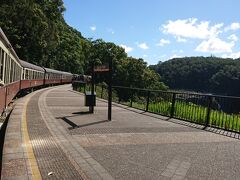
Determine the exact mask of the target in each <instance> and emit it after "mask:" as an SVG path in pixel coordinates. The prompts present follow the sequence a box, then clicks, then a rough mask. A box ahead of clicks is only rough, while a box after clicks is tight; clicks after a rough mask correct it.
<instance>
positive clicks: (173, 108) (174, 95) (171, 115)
mask: <svg viewBox="0 0 240 180" xmlns="http://www.w3.org/2000/svg"><path fill="white" fill-rule="evenodd" d="M175 102H176V93H173V96H172V106H171V112H170V117H171V118H172V117H173V116H174V110H175Z"/></svg>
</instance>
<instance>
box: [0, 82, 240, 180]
mask: <svg viewBox="0 0 240 180" xmlns="http://www.w3.org/2000/svg"><path fill="white" fill-rule="evenodd" d="M21 101H24V99H23V100H21ZM17 107H19V108H16V109H15V110H14V111H15V112H13V117H12V118H11V119H10V121H9V125H12V124H13V122H14V126H10V127H11V128H12V130H11V128H10V127H8V129H7V131H9V132H7V134H11V133H13V134H12V135H11V136H12V138H10V139H9V140H8V138H7V141H6V142H5V144H6V146H5V148H7V149H5V150H4V152H8V153H10V154H11V152H13V150H15V151H16V153H15V154H14V155H13V154H11V155H12V160H13V161H14V163H11V161H6V160H7V159H8V158H5V160H4V163H3V166H4V168H3V174H4V173H5V175H6V174H8V173H9V174H11V173H12V171H11V169H12V167H13V168H16V172H14V173H12V174H11V177H19V178H22V179H25V178H26V177H27V176H28V175H31V173H30V172H31V170H29V169H30V168H29V165H28V164H27V163H28V162H27V157H26V155H24V150H19V151H18V149H19V145H18V143H16V141H15V139H16V140H19V139H21V138H19V137H21V134H19V133H20V132H18V131H19V129H20V128H19V125H18V124H17V123H15V122H16V120H15V121H13V120H12V119H14V118H15V119H16V118H17V116H18V114H21V106H19V105H18V104H17ZM87 111H88V108H87V107H85V106H84V96H83V95H81V94H80V93H77V92H73V91H72V90H71V87H70V85H65V86H59V87H54V88H49V89H46V90H43V91H40V92H38V93H35V94H33V95H32V97H31V99H30V101H29V104H28V110H27V123H28V131H29V135H30V139H31V143H32V146H33V150H34V154H35V157H36V159H37V163H38V166H39V170H40V172H41V175H42V178H43V179H48V178H53V179H54V178H56V179H77V178H79V179H80V178H83V179H144V180H145V179H172V180H175V179H176V180H177V179H216V180H217V179H239V177H240V171H239V169H240V153H239V152H240V140H239V134H236V133H229V132H226V131H222V130H217V129H210V128H207V130H208V131H204V130H201V128H202V126H199V125H195V124H191V123H186V122H182V121H179V120H176V119H167V118H166V117H163V116H159V115H155V114H151V113H145V112H143V111H140V110H134V109H132V108H127V107H124V106H121V105H117V106H113V120H112V121H111V122H109V121H107V120H106V119H107V103H106V102H105V101H104V100H98V101H97V106H96V108H95V113H94V114H89V113H87ZM14 113H16V114H14ZM9 125H8V126H9ZM189 126H190V127H189ZM191 126H192V127H191ZM193 127H194V128H193ZM10 131H12V132H10ZM210 131H212V132H210ZM15 132H18V133H15ZM14 134H15V135H14ZM19 135H20V136H19ZM228 136H230V137H228ZM17 137H18V138H17ZM233 137H234V138H233ZM13 144H15V145H13ZM9 147H10V149H9ZM5 154H6V155H7V153H5ZM6 157H10V155H9V154H8V155H7V156H6ZM14 165H15V166H14ZM49 171H52V172H54V173H56V174H55V176H54V175H53V176H50V177H48V176H46V174H47V173H48V172H49ZM17 172H21V173H17ZM26 172H27V173H26ZM2 177H6V176H2ZM28 177H29V176H28ZM6 179H7V178H6Z"/></svg>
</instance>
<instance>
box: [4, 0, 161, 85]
mask: <svg viewBox="0 0 240 180" xmlns="http://www.w3.org/2000/svg"><path fill="white" fill-rule="evenodd" d="M64 10H65V8H64V5H63V2H62V0H38V1H35V0H1V6H0V27H1V28H2V29H3V31H4V32H5V33H6V35H7V37H8V38H9V40H10V42H11V44H12V45H13V48H14V49H15V51H16V52H17V54H18V56H19V57H20V58H21V59H23V60H25V61H28V62H31V63H34V64H37V65H41V66H44V67H50V68H54V69H58V70H63V71H69V72H72V73H89V67H90V63H91V62H92V61H94V62H95V64H105V63H107V62H108V61H109V59H110V58H111V59H113V67H114V76H113V82H114V84H116V85H124V86H133V87H142V88H157V89H159V88H161V89H162V88H163V89H166V86H165V85H164V84H163V83H161V82H160V76H159V75H158V74H157V73H155V72H154V71H152V70H150V69H149V68H148V67H147V65H146V63H145V62H144V61H143V60H142V59H135V58H132V57H128V56H127V54H126V53H125V51H124V49H123V48H121V47H120V46H117V45H115V44H114V43H109V42H104V41H103V40H91V39H86V38H84V37H82V35H81V33H80V32H78V31H77V30H75V29H73V28H72V27H70V26H68V25H67V24H66V22H65V21H64V18H63V12H64ZM106 80H107V79H106V74H103V75H101V76H99V77H98V81H105V82H106Z"/></svg>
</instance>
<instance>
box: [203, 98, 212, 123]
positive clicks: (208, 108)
mask: <svg viewBox="0 0 240 180" xmlns="http://www.w3.org/2000/svg"><path fill="white" fill-rule="evenodd" d="M212 100H213V99H212V96H208V106H207V114H206V121H205V126H206V127H207V126H209V123H210V114H211V107H212Z"/></svg>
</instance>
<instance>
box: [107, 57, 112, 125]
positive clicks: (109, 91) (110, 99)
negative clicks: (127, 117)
mask: <svg viewBox="0 0 240 180" xmlns="http://www.w3.org/2000/svg"><path fill="white" fill-rule="evenodd" d="M108 75H109V80H108V120H109V121H111V120H112V58H111V59H110V61H109V72H108Z"/></svg>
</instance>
